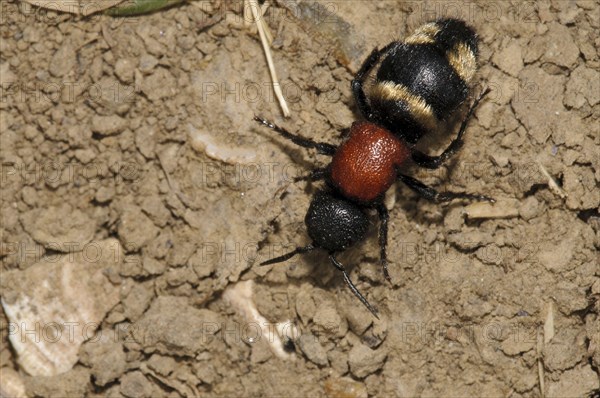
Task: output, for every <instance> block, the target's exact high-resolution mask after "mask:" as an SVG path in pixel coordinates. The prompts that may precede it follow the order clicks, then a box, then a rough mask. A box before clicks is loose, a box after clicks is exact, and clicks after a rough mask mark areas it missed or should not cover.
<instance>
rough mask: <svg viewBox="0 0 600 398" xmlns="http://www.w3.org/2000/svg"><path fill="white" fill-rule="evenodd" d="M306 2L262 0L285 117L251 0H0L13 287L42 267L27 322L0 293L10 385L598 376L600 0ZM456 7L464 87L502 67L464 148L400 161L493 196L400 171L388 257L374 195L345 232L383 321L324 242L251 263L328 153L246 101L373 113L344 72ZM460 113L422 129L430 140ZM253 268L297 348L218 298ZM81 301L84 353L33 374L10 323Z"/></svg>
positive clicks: (564, 388) (485, 381)
mask: <svg viewBox="0 0 600 398" xmlns="http://www.w3.org/2000/svg"><path fill="white" fill-rule="evenodd" d="M286 4H287V8H286ZM307 4H308V6H307V7H308V8H307V9H304V12H307V10H311V9H312V10H313V11H314V10H316V11H319V12H315V13H313V14H306V13H303V14H301V16H300V18H298V15H296V14H298V13H294V12H292V11H294V10H296V11H298V10H300V9H301V8H300V7H296V8H294V7H293V6H291V5H290V3H285V2H275V3H274V4H271V6H270V8H269V9H268V11H267V23H268V25H269V27H270V31H271V32H272V34H273V38H274V42H273V46H272V48H273V58H274V62H275V65H276V68H277V72H278V75H279V78H280V82H281V87H282V90H283V93H284V95H285V96H286V98H287V99H288V104H289V106H290V109H291V117H289V118H283V117H282V115H281V110H280V107H279V105H278V103H277V101H276V100H275V98H274V94H273V91H272V88H271V87H270V77H269V72H268V69H267V66H266V60H265V57H264V55H263V50H262V48H261V45H260V41H259V39H258V34H257V33H256V31H255V30H254V29H253V26H252V24H248V23H244V18H243V16H242V14H241V3H239V2H235V3H234V2H219V1H215V2H200V1H199V2H193V1H192V2H190V3H187V4H183V5H181V6H178V7H174V8H171V9H168V10H162V11H159V12H156V13H153V14H151V15H145V16H138V17H133V18H128V19H125V18H123V19H115V18H111V17H109V16H103V15H95V16H91V17H88V18H80V17H76V16H73V15H68V14H56V13H53V12H47V11H41V10H39V9H36V8H32V7H29V6H23V4H21V3H16V2H14V1H6V2H5V1H3V2H2V10H1V12H2V14H1V17H2V20H1V25H0V29H1V42H0V43H1V44H0V53H1V55H0V59H1V63H0V73H1V75H0V77H1V78H0V80H1V84H2V101H1V102H0V131H1V133H0V134H1V135H0V139H1V149H0V158H1V160H2V175H1V178H2V203H1V217H2V225H1V227H2V229H1V231H2V241H1V245H2V246H1V253H0V255H1V256H2V299H3V305H5V307H6V308H11V307H10V305H11V303H12V304H14V303H15V302H17V301H18V300H23V297H24V296H23V295H26V294H28V292H34V291H36V292H37V291H40V292H42V293H39V294H38V293H36V295H34V294H33V293H31V297H34V298H31V299H30V300H29V302H27V303H25V304H23V305H24V306H27V308H28V309H29V310H31V311H29V312H28V313H31V314H34V315H31V316H39V321H40V322H41V324H40V325H41V326H40V325H38V328H37V329H32V330H29V332H27V330H25V329H23V328H20V327H19V326H20V325H19V324H18V322H16V321H15V319H16V318H10V317H9V314H8V313H7V311H6V309H4V310H2V313H1V315H0V317H1V319H2V321H1V325H2V326H1V329H0V330H1V332H2V340H1V342H0V366H1V369H2V370H1V371H2V374H3V377H2V379H3V381H2V390H3V391H4V392H5V393H6V391H19V389H20V388H23V389H24V391H25V393H26V395H28V396H43V397H46V396H56V397H64V396H69V397H72V396H92V397H93V396H114V397H120V396H125V397H131V398H134V397H146V396H169V397H178V396H198V395H202V396H269V397H271V396H293V397H307V396H329V397H334V396H346V397H366V396H403V397H413V396H442V395H443V396H457V397H458V396H485V397H516V396H526V397H539V396H542V395H545V396H548V397H550V396H552V397H565V396H574V397H575V396H577V397H581V396H592V397H598V396H600V385H599V369H600V337H599V336H600V312H599V308H600V305H599V297H600V296H599V295H600V268H599V266H598V260H599V257H598V249H599V248H600V217H599V213H598V208H599V206H600V194H599V190H598V185H599V182H600V153H599V148H600V132H599V123H598V119H599V117H600V87H599V82H600V77H599V70H600V59H599V56H598V48H599V47H600V34H599V24H600V8H599V7H600V6H599V2H598V1H587V0H580V1H536V2H521V1H515V2H514V3H513V2H508V1H500V2H491V1H485V2H460V1H458V2H446V1H439V2H400V1H398V2H396V1H322V2H321V7H320V8H319V7H317V6H315V5H314V3H312V2H310V3H307ZM290 7H291V10H292V11H290ZM443 16H455V17H457V16H458V17H461V18H462V19H464V20H466V21H467V22H468V23H469V24H471V25H472V26H473V27H474V28H475V29H476V30H477V32H478V33H479V35H480V38H481V51H480V59H479V65H480V68H479V71H478V73H477V75H476V78H475V80H476V81H477V85H476V86H475V87H474V92H475V93H477V92H478V91H479V90H481V86H482V85H488V86H489V87H490V88H491V89H492V92H491V93H490V95H489V96H488V98H486V100H485V101H484V102H483V103H482V104H481V106H480V107H479V108H478V109H477V111H476V113H475V117H474V118H473V120H472V121H471V123H470V125H469V127H468V130H467V133H466V140H465V145H464V147H463V149H462V151H461V152H459V153H458V154H457V155H456V156H454V157H453V159H452V160H451V161H449V162H448V163H447V164H446V165H444V166H443V167H442V168H441V169H439V170H435V171H427V170H423V169H418V168H416V167H411V169H410V170H409V171H408V172H409V173H410V174H411V175H414V176H417V177H418V178H420V179H421V180H423V181H425V182H427V183H428V184H431V185H433V186H435V187H436V188H438V189H440V190H454V191H467V192H477V193H483V194H486V195H490V196H493V197H494V198H496V199H497V200H498V204H497V205H496V206H495V207H494V208H493V209H486V208H484V209H481V208H477V207H469V203H468V202H464V201H454V202H452V203H449V204H443V205H439V204H433V203H430V202H427V201H426V200H424V199H421V198H419V197H417V196H416V195H415V194H414V193H412V192H411V191H410V190H408V189H407V188H406V187H404V186H400V185H398V186H395V187H393V189H392V194H391V195H389V197H388V198H387V199H388V200H387V203H388V205H390V207H391V208H392V210H391V211H390V215H391V217H390V230H389V245H388V255H389V259H390V265H389V268H390V274H391V282H388V281H386V280H385V279H384V277H383V274H382V272H381V268H380V266H379V264H378V246H377V225H378V224H377V221H376V215H375V214H373V215H372V219H373V225H372V228H371V229H372V230H371V231H370V232H369V235H368V238H367V239H366V240H365V241H364V243H361V244H360V245H358V246H357V247H354V248H352V249H350V250H348V251H347V252H346V253H344V254H343V255H341V256H340V260H341V261H342V262H343V263H344V264H346V266H347V267H348V269H349V270H350V276H351V278H352V280H353V281H354V282H355V284H356V285H357V287H358V288H359V289H360V290H361V291H362V293H363V294H365V296H366V297H367V298H368V300H369V301H370V302H371V303H372V304H373V305H374V306H376V307H377V308H378V309H379V311H380V314H381V319H380V320H376V319H374V318H373V316H372V315H371V314H370V313H369V312H368V311H367V310H366V309H365V308H363V307H362V306H361V305H360V303H359V302H358V301H357V300H356V299H355V298H354V296H352V294H351V293H350V292H349V290H348V289H347V288H346V286H345V285H344V283H343V280H342V277H341V275H340V274H339V273H338V272H337V271H336V270H335V269H334V268H333V267H332V266H331V265H330V264H329V263H328V259H327V256H326V255H325V254H324V253H319V252H315V253H311V254H307V255H304V256H297V257H295V258H294V259H293V260H290V261H289V262H287V263H285V264H279V265H276V266H267V267H260V266H258V264H259V263H260V262H261V261H264V260H265V259H268V258H271V257H273V256H276V255H281V254H282V253H284V252H285V251H286V250H287V251H289V250H291V249H292V248H294V247H296V246H300V245H306V244H308V243H309V240H308V237H307V235H306V231H305V228H304V224H303V218H304V215H305V213H306V209H307V207H308V204H309V201H310V197H311V195H312V193H314V192H315V190H316V189H318V187H319V186H320V184H321V183H320V182H313V183H307V182H294V181H293V177H295V176H297V175H303V174H306V173H308V172H309V171H310V170H311V169H313V168H315V167H316V166H323V165H326V162H327V157H324V156H322V155H318V154H317V153H315V152H314V151H312V150H304V149H302V148H298V147H295V146H293V145H292V144H290V143H289V142H287V141H285V140H283V139H281V138H280V137H278V136H276V134H275V133H274V132H272V131H271V130H268V129H266V128H264V127H261V126H259V125H258V124H257V123H256V122H254V121H253V120H252V117H253V116H254V115H255V114H260V115H262V116H264V117H268V118H270V119H272V120H274V121H275V122H277V123H279V124H281V125H284V126H286V127H287V128H289V129H290V130H291V131H294V132H298V133H300V134H302V135H305V136H307V137H311V138H314V139H315V140H319V141H327V142H331V143H338V142H340V140H341V139H342V130H343V129H344V128H347V127H348V126H350V124H351V123H352V122H353V121H354V120H356V119H357V118H359V115H358V112H357V110H356V107H355V104H354V100H353V98H352V95H351V92H350V81H351V79H352V77H353V72H355V68H356V66H357V65H359V64H360V62H361V60H362V59H364V57H365V56H366V55H367V53H368V50H369V49H371V48H373V47H374V46H382V45H385V44H387V43H388V42H390V41H391V40H392V39H399V38H402V37H405V36H406V35H407V34H408V33H410V32H411V31H412V30H413V29H414V28H415V27H417V26H419V25H420V24H422V23H424V22H426V21H429V20H432V19H435V18H438V17H443ZM459 118H460V115H458V116H455V117H454V119H456V120H458V119H459ZM450 124H451V123H450ZM452 136H453V133H452V132H451V131H445V132H443V133H438V134H433V135H432V136H431V137H429V138H428V139H426V140H424V141H423V142H422V143H420V145H421V146H422V148H423V149H426V150H427V151H430V152H432V153H436V152H439V151H441V150H442V149H443V148H444V147H445V145H447V143H448V142H449V140H450V139H451V137H452ZM478 211H483V213H484V214H483V215H482V218H478V217H477V212H478ZM98 250H104V251H105V252H104V253H102V254H101V255H103V256H107V255H108V254H107V253H106V252H108V251H110V255H111V256H113V257H115V258H114V261H113V262H112V263H111V264H109V265H107V266H106V267H104V268H101V271H102V272H100V273H99V274H98V273H93V274H92V273H90V274H87V273H83V272H82V273H77V267H74V268H73V269H70V271H69V272H70V273H67V271H65V269H64V267H59V266H57V265H56V261H57V259H60V261H65V257H64V256H71V255H73V256H74V258H78V259H79V260H78V261H79V263H80V267H82V268H86V267H90V266H91V265H90V263H91V262H92V261H91V260H90V259H93V258H96V257H94V256H96V255H98V253H97V251H98ZM90 252H93V253H92V254H90ZM74 253H79V254H78V255H77V256H75V255H74ZM82 259H83V260H82ZM50 263H52V264H50ZM61 264H62V263H61ZM103 264H104V263H103ZM104 265H106V264H104ZM57 275H58V276H57ZM65 275H68V277H67V276H65ZM86 275H88V276H86ZM89 275H95V276H94V277H93V278H92V277H91V276H89ZM80 278H86V279H85V280H84V279H80ZM94 278H96V279H94ZM103 278H104V279H103ZM77 279H80V280H77ZM88 279H89V280H90V281H95V280H98V281H99V280H100V279H102V281H101V282H98V284H96V283H92V282H89V283H88ZM244 280H254V297H253V298H252V299H246V301H247V302H248V301H252V300H253V301H254V302H255V303H256V305H257V307H258V311H259V312H260V313H261V314H262V315H263V316H264V317H265V319H266V320H268V321H269V322H272V323H273V324H275V323H282V324H283V325H284V326H288V328H287V329H288V330H291V327H290V325H291V324H294V325H295V327H296V329H297V330H296V332H295V333H294V334H293V336H292V339H290V340H285V347H284V351H283V354H285V355H287V356H288V358H287V359H283V358H282V357H283V356H285V355H281V357H280V356H278V355H276V354H274V353H273V351H272V350H271V349H270V348H269V347H270V346H269V340H271V339H272V338H273V336H272V333H273V331H274V327H270V329H269V330H270V331H271V334H269V333H265V332H264V330H262V329H259V328H258V327H257V324H256V323H253V322H251V321H250V320H249V318H247V314H245V313H244V311H243V310H240V309H239V308H236V307H235V306H232V304H231V301H227V300H225V299H224V298H223V296H222V295H223V292H224V291H225V290H226V289H227V288H228V287H231V286H234V285H235V284H236V283H238V282H240V281H244ZM107 281H108V283H107ZM99 286H100V287H99ZM49 287H53V288H49ZM115 289H116V290H115ZM44 292H45V293H44ZM115 292H116V293H115ZM115 294H117V295H115ZM108 297H112V298H111V301H106V300H108ZM113 299H114V301H113ZM242 301H243V300H242ZM67 302H68V306H69V308H71V307H72V309H71V310H70V311H74V312H75V313H77V311H79V315H78V316H79V318H77V320H78V321H81V322H87V323H90V322H92V321H93V319H92V318H89V319H88V318H86V316H87V315H86V314H88V313H87V312H85V311H84V310H83V309H82V308H88V309H90V308H92V309H93V310H89V311H90V312H91V313H95V314H98V313H99V314H100V315H99V319H97V320H95V321H94V326H93V327H91V328H90V329H89V330H87V332H88V334H89V336H86V338H87V340H86V341H85V342H83V344H82V345H81V346H80V347H76V350H75V352H74V353H73V355H74V357H73V358H74V360H73V361H74V365H73V366H72V368H71V365H69V369H70V370H67V371H66V372H65V373H61V374H59V375H54V376H31V375H28V374H27V372H25V371H24V370H23V369H24V365H23V363H24V359H23V358H20V357H19V356H20V355H23V354H19V353H18V350H17V349H16V348H15V347H14V343H13V342H12V340H10V341H9V337H10V336H11V335H12V337H13V338H14V337H15V336H14V335H15V334H17V340H18V339H19V338H21V337H23V338H24V339H25V340H27V339H31V338H33V337H35V338H41V340H45V341H46V342H47V343H48V344H47V345H48V346H51V347H57V345H53V344H52V343H53V342H54V340H52V338H51V337H52V336H48V335H47V333H46V334H45V331H47V329H48V328H47V326H48V325H49V324H51V323H52V322H54V323H52V325H53V328H54V329H56V328H58V329H56V330H59V331H60V330H62V331H63V332H65V331H68V328H67V327H66V326H65V325H68V324H67V322H73V321H74V318H73V319H71V318H69V316H70V315H61V316H60V317H59V316H57V315H53V314H56V311H59V312H60V311H62V310H63V309H65V308H66V306H67V304H65V303H67ZM74 303H75V305H74ZM32 308H33V309H32ZM102 308H104V309H103V310H102ZM50 309H52V311H51V310H50ZM22 311H25V310H23V309H22ZM53 311H54V312H53ZM65 311H66V309H65ZM21 313H23V312H21ZM36 314H37V315H36ZM68 314H73V312H69V313H68ZM73 316H75V315H73ZM36 319H37V318H36ZM258 326H260V325H258ZM54 329H53V330H54ZM56 330H55V332H56ZM90 330H91V333H90ZM19 333H21V335H19ZM38 334H41V337H40V336H38ZM53 336H54V337H56V334H55V335H53ZM66 336H67V333H62V334H60V333H59V336H58V337H59V338H58V340H60V339H65V338H66ZM38 354H39V353H38ZM34 360H36V359H35V358H34ZM37 361H38V363H37V365H40V363H39V361H40V359H37ZM42 365H43V366H42ZM42 365H40V366H42V367H45V366H50V365H47V364H42ZM20 386H22V387H20ZM11 389H13V390H11ZM342 394H346V395H342Z"/></svg>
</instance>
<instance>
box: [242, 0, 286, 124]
mask: <svg viewBox="0 0 600 398" xmlns="http://www.w3.org/2000/svg"><path fill="white" fill-rule="evenodd" d="M248 4H249V6H250V10H251V11H252V16H253V18H254V22H256V27H257V28H258V35H259V36H260V42H261V43H262V46H263V51H264V52H265V56H266V57H267V64H268V65H269V72H271V81H272V82H273V90H274V91H275V96H276V97H277V99H278V100H279V105H280V106H281V110H282V111H283V116H285V117H288V116H290V109H289V108H288V106H287V102H285V98H283V92H282V91H281V86H280V85H279V79H278V78H277V72H275V66H274V64H273V57H272V56H271V48H270V47H269V43H268V39H267V35H266V33H265V27H264V25H263V24H264V21H263V18H262V15H259V10H260V6H259V5H258V2H257V0H248ZM261 21H262V23H261Z"/></svg>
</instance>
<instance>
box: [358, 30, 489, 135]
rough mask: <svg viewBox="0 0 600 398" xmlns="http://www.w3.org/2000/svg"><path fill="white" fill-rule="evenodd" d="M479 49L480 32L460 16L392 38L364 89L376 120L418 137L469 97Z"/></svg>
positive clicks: (402, 133)
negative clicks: (469, 25)
mask: <svg viewBox="0 0 600 398" xmlns="http://www.w3.org/2000/svg"><path fill="white" fill-rule="evenodd" d="M477 52H478V49H477V35H476V34H475V32H474V31H473V30H472V29H471V28H470V27H468V26H467V25H466V24H465V23H464V22H463V21H460V20H456V19H445V20H439V21H436V22H431V23H428V24H425V25H423V26H421V27H420V28H418V29H417V30H416V31H415V32H414V33H413V34H412V35H411V36H409V37H408V38H407V39H406V40H405V41H403V42H393V43H391V44H390V45H388V46H387V47H386V52H385V53H384V54H382V60H381V62H380V64H379V67H378V69H377V72H376V74H375V81H374V83H373V84H372V85H371V86H370V87H368V88H367V92H366V96H367V101H368V103H369V107H370V109H371V113H372V115H371V117H372V120H373V121H376V122H378V123H380V124H381V125H383V126H384V127H386V128H387V129H389V130H390V131H392V132H394V133H395V134H397V135H399V136H400V137H402V138H403V139H405V140H406V141H407V142H409V143H415V142H416V141H417V140H418V139H419V138H420V137H421V136H422V135H423V134H425V133H426V132H427V131H429V130H433V129H435V128H436V127H437V125H438V123H439V122H440V121H441V120H443V119H445V118H446V117H447V116H448V115H449V114H451V113H452V112H453V111H454V110H456V109H457V108H458V107H459V106H460V105H461V104H462V103H463V102H464V101H465V100H466V99H467V97H468V95H469V87H470V83H471V82H472V80H473V76H474V75H475V72H476V70H477Z"/></svg>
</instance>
